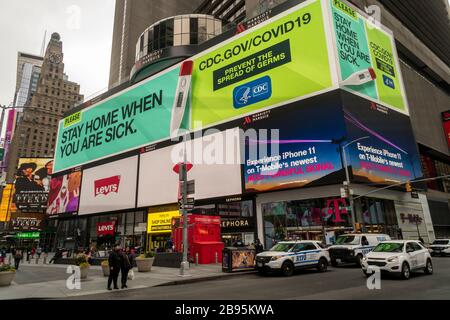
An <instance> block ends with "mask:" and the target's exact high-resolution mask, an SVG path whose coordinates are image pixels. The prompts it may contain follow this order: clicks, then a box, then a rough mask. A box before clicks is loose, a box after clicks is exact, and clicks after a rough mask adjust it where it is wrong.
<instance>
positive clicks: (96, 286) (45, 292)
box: [0, 263, 248, 300]
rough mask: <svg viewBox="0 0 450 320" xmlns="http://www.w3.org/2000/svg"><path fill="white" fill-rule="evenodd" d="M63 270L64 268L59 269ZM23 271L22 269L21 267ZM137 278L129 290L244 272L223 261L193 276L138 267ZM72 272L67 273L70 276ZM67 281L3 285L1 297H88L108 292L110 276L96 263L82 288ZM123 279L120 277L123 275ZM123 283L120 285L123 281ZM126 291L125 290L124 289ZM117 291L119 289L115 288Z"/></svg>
mask: <svg viewBox="0 0 450 320" xmlns="http://www.w3.org/2000/svg"><path fill="white" fill-rule="evenodd" d="M67 267H68V266H67V265H45V266H44V265H32V264H30V265H29V266H28V264H27V263H25V264H23V265H21V268H22V269H23V268H27V271H29V270H32V269H34V268H36V269H35V270H36V271H37V270H38V269H39V268H62V269H63V270H66V269H67ZM59 271H62V270H59ZM19 272H20V270H19ZM134 274H135V278H134V280H128V284H127V285H128V289H124V290H133V289H142V288H149V287H157V286H164V285H175V284H182V283H190V282H198V281H207V280H212V279H217V278H222V277H230V276H238V275H242V274H248V272H244V273H242V272H241V273H224V272H222V266H221V264H214V265H198V266H195V265H193V266H191V268H190V269H189V274H190V275H191V276H190V277H180V276H179V269H174V268H163V267H152V270H151V272H145V273H142V272H137V269H136V268H134ZM70 276H71V275H70V274H67V278H69V277H70ZM66 281H67V279H66V280H55V281H48V282H37V283H29V284H17V283H15V282H13V283H12V285H11V286H9V287H0V300H5V299H26V298H28V299H30V298H66V297H75V296H87V295H90V294H98V293H107V292H110V291H108V290H107V289H106V285H107V277H104V276H103V273H102V271H101V267H100V266H92V267H91V268H90V270H89V276H88V278H87V279H86V280H82V281H81V289H79V290H77V289H74V290H70V289H68V288H67V285H66ZM119 282H120V276H119ZM119 285H120V284H119ZM124 290H122V291H124ZM114 291H117V290H114ZM86 299H88V297H86Z"/></svg>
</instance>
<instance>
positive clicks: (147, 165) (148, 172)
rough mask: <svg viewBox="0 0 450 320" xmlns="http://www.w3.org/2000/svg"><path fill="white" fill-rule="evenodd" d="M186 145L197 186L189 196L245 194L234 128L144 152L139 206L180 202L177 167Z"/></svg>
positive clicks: (140, 175) (190, 178)
mask: <svg viewBox="0 0 450 320" xmlns="http://www.w3.org/2000/svg"><path fill="white" fill-rule="evenodd" d="M185 146H186V150H187V152H186V159H187V162H189V163H191V164H192V165H193V166H192V168H191V170H189V172H188V174H187V177H188V180H191V181H194V185H195V190H194V192H193V193H192V194H190V195H189V197H194V198H195V199H208V198H215V197H225V196H230V195H236V194H241V193H242V179H241V159H240V148H239V146H240V142H239V131H236V128H232V129H229V130H225V131H222V132H217V133H212V134H210V135H205V136H200V137H198V138H195V139H192V140H191V141H189V142H187V143H186V144H184V143H183V142H180V143H177V144H175V145H172V146H168V147H164V148H161V149H156V150H153V151H150V152H146V153H142V154H141V157H140V161H139V165H140V169H139V191H138V207H147V206H155V205H161V204H169V203H176V202H178V192H179V176H178V174H176V173H175V172H174V171H173V167H174V166H175V165H176V164H177V163H180V162H183V149H184V147H185Z"/></svg>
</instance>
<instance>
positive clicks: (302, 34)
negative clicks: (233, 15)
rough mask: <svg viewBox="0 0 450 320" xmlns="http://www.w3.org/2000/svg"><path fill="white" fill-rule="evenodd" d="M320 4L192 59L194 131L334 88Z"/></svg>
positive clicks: (301, 7)
mask: <svg viewBox="0 0 450 320" xmlns="http://www.w3.org/2000/svg"><path fill="white" fill-rule="evenodd" d="M325 25H326V21H325V19H324V17H323V8H322V3H321V1H308V2H306V3H302V4H299V5H297V6H295V7H293V8H290V9H289V10H287V11H285V12H283V13H281V14H279V15H276V16H274V17H273V18H271V19H269V20H267V21H265V22H263V23H261V24H259V25H257V26H255V27H253V28H251V29H248V30H247V31H245V32H243V33H241V34H239V35H237V36H235V37H233V38H231V39H229V40H227V41H224V42H223V43H221V44H219V45H217V46H215V47H213V48H211V49H208V50H206V51H205V52H204V53H200V54H199V55H197V56H195V57H193V58H192V59H193V60H194V73H193V79H192V81H193V91H192V97H193V105H192V127H193V128H198V127H200V126H207V125H210V124H212V123H218V122H222V121H224V120H226V119H231V118H236V117H238V116H240V115H244V114H249V113H254V112H257V111H258V110H261V109H262V108H267V107H273V106H275V105H277V104H280V103H284V102H288V101H289V100H292V99H297V100H298V99H300V98H305V97H307V96H308V95H312V94H317V93H319V92H323V91H325V90H329V89H331V87H333V79H332V75H331V74H332V71H331V70H332V69H331V66H330V61H332V60H333V57H332V55H330V51H331V50H328V43H327V36H326V32H325V29H326V27H325Z"/></svg>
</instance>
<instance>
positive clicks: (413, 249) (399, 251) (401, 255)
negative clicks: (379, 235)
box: [361, 240, 433, 279]
mask: <svg viewBox="0 0 450 320" xmlns="http://www.w3.org/2000/svg"><path fill="white" fill-rule="evenodd" d="M370 266H377V267H379V268H380V270H381V271H382V272H389V273H397V274H399V275H400V276H401V277H402V278H403V279H409V278H410V277H411V272H413V271H418V270H423V271H424V272H425V273H426V274H432V273H433V263H432V260H431V255H430V252H429V251H428V249H427V248H425V247H424V246H423V245H422V244H421V243H420V242H419V241H413V240H392V241H384V242H381V243H380V244H378V245H377V246H376V247H375V249H373V251H372V252H369V253H368V254H367V255H366V256H365V257H364V258H363V260H362V265H361V267H362V270H363V272H364V274H365V275H366V276H370V274H372V272H370V271H368V268H369V267H370Z"/></svg>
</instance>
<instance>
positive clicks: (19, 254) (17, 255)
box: [14, 250, 23, 270]
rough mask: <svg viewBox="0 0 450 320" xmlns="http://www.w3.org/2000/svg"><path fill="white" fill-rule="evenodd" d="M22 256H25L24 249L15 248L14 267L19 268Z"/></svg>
mask: <svg viewBox="0 0 450 320" xmlns="http://www.w3.org/2000/svg"><path fill="white" fill-rule="evenodd" d="M22 258H23V255H22V250H15V253H14V268H15V269H16V270H19V264H20V260H22Z"/></svg>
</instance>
